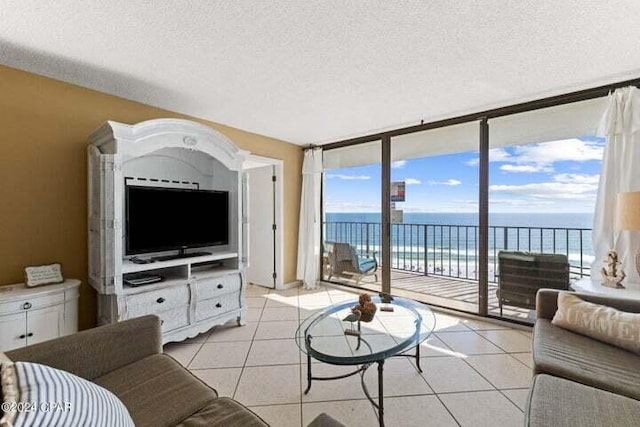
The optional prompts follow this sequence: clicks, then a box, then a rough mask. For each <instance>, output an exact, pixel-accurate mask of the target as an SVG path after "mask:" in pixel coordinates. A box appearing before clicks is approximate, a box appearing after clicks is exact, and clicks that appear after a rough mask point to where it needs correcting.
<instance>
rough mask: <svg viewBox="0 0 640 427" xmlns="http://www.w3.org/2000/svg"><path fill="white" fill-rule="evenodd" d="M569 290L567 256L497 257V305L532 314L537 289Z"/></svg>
mask: <svg viewBox="0 0 640 427" xmlns="http://www.w3.org/2000/svg"><path fill="white" fill-rule="evenodd" d="M541 288H550V289H559V290H568V289H569V262H568V260H567V257H566V255H560V254H534V253H526V252H509V251H500V253H498V290H497V291H496V294H497V297H498V304H499V305H500V315H501V316H502V306H503V305H510V306H515V307H521V308H528V309H530V310H534V309H535V308H536V293H537V292H538V289H541Z"/></svg>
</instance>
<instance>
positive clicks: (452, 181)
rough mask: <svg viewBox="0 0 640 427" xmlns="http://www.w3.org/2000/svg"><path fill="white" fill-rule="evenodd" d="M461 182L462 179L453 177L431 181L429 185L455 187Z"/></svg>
mask: <svg viewBox="0 0 640 427" xmlns="http://www.w3.org/2000/svg"><path fill="white" fill-rule="evenodd" d="M460 184H462V181H459V180H457V179H453V178H451V179H448V180H446V181H429V185H448V186H450V187H455V186H456V185H460Z"/></svg>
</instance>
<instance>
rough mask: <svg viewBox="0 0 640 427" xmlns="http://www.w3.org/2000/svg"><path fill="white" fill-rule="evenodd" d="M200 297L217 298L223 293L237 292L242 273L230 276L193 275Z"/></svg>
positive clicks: (203, 298)
mask: <svg viewBox="0 0 640 427" xmlns="http://www.w3.org/2000/svg"><path fill="white" fill-rule="evenodd" d="M192 279H193V281H194V283H195V287H196V293H197V295H198V299H202V300H205V299H209V298H216V297H218V296H220V295H223V294H228V293H231V292H237V291H239V290H240V275H239V274H231V275H229V276H220V277H201V278H199V277H198V276H197V275H194V276H193V277H192Z"/></svg>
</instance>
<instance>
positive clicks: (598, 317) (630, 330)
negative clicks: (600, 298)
mask: <svg viewBox="0 0 640 427" xmlns="http://www.w3.org/2000/svg"><path fill="white" fill-rule="evenodd" d="M551 323H553V324H554V325H556V326H559V327H561V328H564V329H568V330H570V331H573V332H577V333H579V334H582V335H586V336H588V337H591V338H593V339H596V340H598V341H603V342H606V343H608V344H612V345H614V346H616V347H620V348H623V349H625V350H628V351H631V352H633V353H636V354H640V313H627V312H624V311H620V310H616V309H615V308H612V307H607V306H604V305H600V304H593V303H591V302H587V301H584V300H582V299H580V298H579V297H577V296H576V295H573V294H571V293H568V292H560V293H559V294H558V311H556V314H555V315H554V316H553V320H552V321H551Z"/></svg>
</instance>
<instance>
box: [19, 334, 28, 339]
mask: <svg viewBox="0 0 640 427" xmlns="http://www.w3.org/2000/svg"><path fill="white" fill-rule="evenodd" d="M26 337H27V336H26V335H25V334H22V335H20V336H19V337H18V338H20V339H21V340H23V339H25V338H26Z"/></svg>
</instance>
